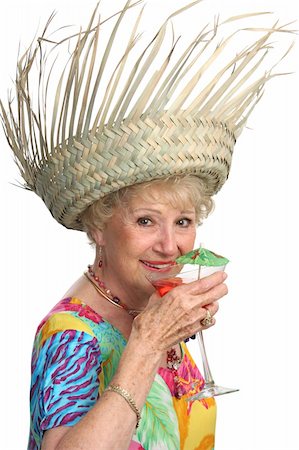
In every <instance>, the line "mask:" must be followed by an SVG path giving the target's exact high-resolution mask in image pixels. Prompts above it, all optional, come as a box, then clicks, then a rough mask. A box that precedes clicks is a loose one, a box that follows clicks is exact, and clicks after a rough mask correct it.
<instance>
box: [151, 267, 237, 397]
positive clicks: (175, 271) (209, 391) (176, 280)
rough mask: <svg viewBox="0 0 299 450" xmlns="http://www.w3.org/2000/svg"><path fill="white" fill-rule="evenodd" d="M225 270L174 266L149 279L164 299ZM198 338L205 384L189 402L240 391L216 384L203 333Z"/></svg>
mask: <svg viewBox="0 0 299 450" xmlns="http://www.w3.org/2000/svg"><path fill="white" fill-rule="evenodd" d="M224 269H225V266H217V267H215V266H213V267H210V266H209V267H208V266H200V265H194V264H174V265H173V266H171V268H169V269H167V270H165V271H159V272H158V271H157V272H151V273H150V274H149V275H148V279H149V281H150V282H151V283H152V285H153V286H154V287H155V289H156V290H157V291H158V293H159V295H160V296H161V297H163V296H164V295H165V294H167V292H169V291H170V290H171V289H173V288H174V287H176V286H179V285H181V284H187V283H191V282H192V281H195V280H198V279H199V278H203V277H206V276H208V275H211V274H212V273H214V272H217V271H223V270H224ZM196 338H197V341H198V344H199V349H200V354H201V358H202V364H203V371H204V379H205V384H204V387H203V389H202V390H201V391H200V392H198V393H197V394H195V395H192V396H191V397H188V400H200V399H203V398H209V397H215V396H217V395H223V394H229V393H231V392H236V391H238V390H239V389H236V388H226V387H223V386H218V385H216V384H215V382H214V379H213V376H212V373H211V369H210V366H209V362H208V358H207V353H206V349H205V344H204V339H203V333H202V331H199V332H197V333H196Z"/></svg>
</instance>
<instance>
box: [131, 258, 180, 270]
mask: <svg viewBox="0 0 299 450" xmlns="http://www.w3.org/2000/svg"><path fill="white" fill-rule="evenodd" d="M140 262H142V264H144V265H145V266H146V267H147V268H148V269H150V270H168V269H170V268H171V267H172V266H173V265H174V264H175V262H174V261H144V260H140Z"/></svg>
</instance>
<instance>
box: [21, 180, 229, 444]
mask: <svg viewBox="0 0 299 450" xmlns="http://www.w3.org/2000/svg"><path fill="white" fill-rule="evenodd" d="M209 207H210V200H209V198H206V197H205V196H204V194H203V192H202V183H200V181H199V180H198V178H196V177H193V176H186V177H175V178H169V179H166V180H159V181H153V182H149V183H145V184H140V185H135V186H133V187H131V188H130V187H129V188H124V189H122V190H120V191H119V192H117V193H116V194H110V195H109V196H107V197H105V198H104V201H98V202H96V203H94V204H93V205H91V206H90V207H89V208H88V209H87V210H86V211H85V212H84V214H83V217H82V221H83V223H84V224H85V226H86V229H87V230H88V234H89V236H90V237H91V239H92V241H93V242H94V243H95V247H96V257H95V261H94V263H93V265H92V266H89V269H88V271H87V273H85V275H83V276H82V277H81V278H79V280H78V281H77V282H76V283H75V284H74V285H73V286H72V287H71V288H70V289H69V291H68V292H67V293H66V294H65V295H64V296H63V299H62V300H61V301H60V302H59V303H58V304H57V305H56V306H55V307H54V308H53V310H52V311H51V312H50V313H49V314H48V316H47V317H46V318H45V319H44V321H43V322H42V323H41V325H40V327H39V329H38V333H37V335H36V339H35V345H34V354H33V374H32V386H31V414H32V429H31V441H30V446H29V447H30V448H38V446H39V445H40V441H41V440H42V448H43V449H76V448H78V449H79V448H80V449H81V448H82V449H83V448H84V449H96V448H101V449H118V450H120V449H128V448H130V449H134V448H136V449H137V448H140V449H141V448H157V449H178V448H180V446H181V447H182V448H190V449H191V448H200V445H203V443H204V442H206V444H207V446H206V447H203V448H213V446H214V445H213V443H214V431H215V414H216V411H215V402H214V400H213V399H209V400H204V401H195V402H187V401H186V398H187V396H188V394H190V391H191V392H192V393H194V392H195V391H196V390H200V389H201V388H202V386H203V379H202V376H201V375H200V373H199V372H198V369H197V368H196V366H195V365H194V362H193V360H192V358H191V357H190V355H189V352H188V350H187V348H186V346H185V344H184V343H182V342H183V341H184V339H185V338H187V337H188V336H190V335H192V334H194V333H195V332H196V331H198V330H200V329H203V328H204V327H203V326H202V324H201V320H202V319H203V318H205V316H206V310H207V309H208V310H209V311H210V313H211V315H212V316H214V314H215V313H216V311H217V309H218V304H217V300H218V299H220V298H221V297H223V296H224V295H225V294H226V292H227V288H226V286H225V284H224V283H223V282H224V279H225V274H224V273H217V274H215V275H212V276H210V277H207V278H206V279H203V280H201V281H196V282H194V283H191V284H190V285H185V286H180V287H177V288H175V289H173V291H172V292H170V293H168V294H167V295H165V296H164V297H163V299H161V298H160V297H159V296H158V295H157V294H156V293H155V292H154V288H153V286H152V285H151V283H150V282H149V281H148V279H147V276H148V274H150V273H151V272H152V271H159V270H163V271H165V270H166V269H167V267H168V266H170V265H171V264H172V263H173V262H174V261H175V259H176V258H177V257H178V256H180V255H181V254H183V253H186V252H188V251H189V250H191V249H192V248H193V245H194V239H195V232H196V225H197V223H198V221H199V220H200V219H201V218H202V214H203V210H206V209H207V208H209ZM116 299H117V300H116ZM213 323H214V321H213ZM176 364H177V365H178V366H179V367H177V366H176ZM174 366H175V367H176V369H174ZM194 385H195V386H196V388H195V390H194ZM108 386H110V387H111V386H112V389H109V388H108V389H109V390H107V389H106V388H107V387H108ZM115 386H117V387H119V389H121V391H120V392H121V393H128V394H129V396H130V399H134V406H136V408H137V410H138V411H141V420H140V423H139V426H138V428H137V429H136V412H135V411H134V408H132V406H131V405H129V404H128V403H127V402H126V401H125V399H124V398H123V397H122V396H121V395H118V393H119V391H117V392H115V390H114V389H115ZM116 389H117V388H116ZM138 419H139V417H138ZM134 433H135V434H134ZM133 435H134V436H133ZM132 436H133V437H132ZM137 443H138V445H137ZM185 445H186V447H185Z"/></svg>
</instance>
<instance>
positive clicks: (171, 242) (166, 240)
mask: <svg viewBox="0 0 299 450" xmlns="http://www.w3.org/2000/svg"><path fill="white" fill-rule="evenodd" d="M153 250H154V251H155V252H157V253H160V254H161V255H163V256H168V257H173V256H177V253H178V242H177V236H176V233H175V230H174V229H173V227H168V226H165V227H163V228H162V229H161V230H159V232H158V233H157V236H156V240H155V243H154V245H153Z"/></svg>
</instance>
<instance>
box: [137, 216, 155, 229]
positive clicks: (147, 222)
mask: <svg viewBox="0 0 299 450" xmlns="http://www.w3.org/2000/svg"><path fill="white" fill-rule="evenodd" d="M137 223H138V225H141V226H143V227H146V226H149V225H151V224H152V221H151V219H149V218H148V217H140V218H139V219H138V220H137Z"/></svg>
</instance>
